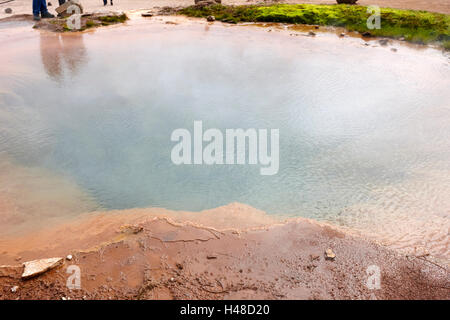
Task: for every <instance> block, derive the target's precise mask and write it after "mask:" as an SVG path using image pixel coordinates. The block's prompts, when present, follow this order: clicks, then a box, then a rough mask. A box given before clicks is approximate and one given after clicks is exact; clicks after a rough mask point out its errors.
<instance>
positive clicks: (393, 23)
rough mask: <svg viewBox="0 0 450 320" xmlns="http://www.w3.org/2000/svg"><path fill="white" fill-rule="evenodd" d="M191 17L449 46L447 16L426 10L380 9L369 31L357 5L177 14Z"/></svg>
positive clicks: (220, 8)
mask: <svg viewBox="0 0 450 320" xmlns="http://www.w3.org/2000/svg"><path fill="white" fill-rule="evenodd" d="M179 12H180V13H181V14H184V15H187V16H191V17H207V16H209V15H213V16H215V18H216V20H220V21H223V22H230V23H239V22H283V23H294V24H310V25H322V26H336V27H344V28H346V29H348V30H350V31H358V32H361V33H364V32H367V31H369V32H370V33H371V34H373V35H374V36H383V37H391V38H400V37H404V38H405V40H407V41H411V42H415V43H431V42H438V43H440V44H441V45H443V46H444V47H445V46H448V41H450V15H446V14H440V13H433V12H427V11H414V10H400V9H391V8H381V29H373V30H369V29H368V28H367V19H368V17H369V16H370V15H371V13H367V7H364V6H357V5H312V4H278V5H271V6H255V5H250V6H223V5H214V6H208V7H196V6H191V7H187V8H184V9H182V10H180V11H179Z"/></svg>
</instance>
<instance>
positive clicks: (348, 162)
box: [0, 20, 450, 255]
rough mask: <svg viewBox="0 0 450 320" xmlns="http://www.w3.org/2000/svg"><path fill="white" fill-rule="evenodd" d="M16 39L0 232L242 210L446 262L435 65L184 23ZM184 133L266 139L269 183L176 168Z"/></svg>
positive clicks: (420, 57) (440, 102) (441, 59)
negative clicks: (104, 218) (116, 214)
mask: <svg viewBox="0 0 450 320" xmlns="http://www.w3.org/2000/svg"><path fill="white" fill-rule="evenodd" d="M29 28H30V27H29V25H25V26H23V25H9V26H8V28H6V27H0V46H1V48H2V49H1V52H0V56H1V61H2V62H1V65H0V71H1V72H0V195H1V199H0V214H3V218H2V217H0V221H1V222H2V225H3V227H0V228H1V230H2V233H5V234H6V233H8V232H13V231H14V230H16V228H21V227H23V226H24V225H29V226H33V227H37V226H40V225H45V224H46V223H47V222H46V221H48V219H50V218H54V217H57V218H61V217H70V216H76V215H79V214H82V213H84V212H89V211H93V210H113V209H126V208H136V207H163V208H168V209H173V210H181V209H182V210H192V211H198V210H203V209H208V208H213V207H217V206H221V205H226V204H229V203H231V202H241V203H245V204H248V205H251V206H253V207H255V208H258V209H261V210H264V211H266V212H267V213H268V214H285V215H289V216H304V217H309V218H314V219H319V220H326V221H331V222H332V223H335V224H339V225H343V226H347V227H351V228H355V229H359V230H362V231H365V232H370V233H374V234H382V235H384V236H386V237H388V238H389V239H391V240H392V241H398V243H399V246H402V245H406V244H411V243H415V244H422V243H427V242H430V241H434V243H435V245H434V248H435V250H436V252H437V253H439V254H442V255H447V254H448V244H447V242H448V230H449V224H450V223H449V214H450V196H449V194H450V161H449V160H450V125H449V124H450V90H449V88H450V66H449V61H450V60H449V59H448V57H445V56H444V54H443V53H442V52H439V51H437V50H434V49H423V50H418V49H414V48H409V47H407V46H403V45H400V44H395V46H396V47H397V48H398V51H397V52H393V51H391V50H390V48H389V47H380V46H377V47H372V45H371V46H364V45H363V41H362V40H361V39H351V38H346V39H339V38H338V37H336V36H335V35H333V34H318V35H317V37H316V38H311V37H305V36H298V37H293V36H290V35H289V32H284V31H279V32H271V33H268V32H267V29H264V28H256V27H243V26H235V27H225V26H222V25H220V24H214V25H211V26H209V25H206V24H204V23H196V22H186V23H184V24H179V25H167V24H164V23H163V22H158V21H157V20H154V21H152V22H148V21H147V22H144V21H135V22H130V23H129V24H128V25H127V26H116V27H110V28H106V29H99V30H96V31H94V32H89V33H82V34H64V35H57V34H52V33H45V32H41V33H40V32H38V31H33V32H30V31H29ZM373 44H376V42H373ZM195 120H201V121H203V125H204V127H205V128H218V129H220V130H225V129H227V128H243V129H247V128H267V129H270V128H277V129H279V130H280V138H279V145H280V153H279V154H280V158H279V161H280V167H279V171H278V174H276V175H273V176H263V175H260V174H259V167H260V166H259V165H213V166H206V165H191V166H187V165H182V166H176V165H175V164H173V163H172V161H171V158H170V153H171V149H172V147H173V146H174V142H172V141H171V140H170V136H171V133H172V131H173V130H175V129H177V128H186V129H189V130H191V131H192V129H193V123H194V121H195ZM2 212H3V213H2Z"/></svg>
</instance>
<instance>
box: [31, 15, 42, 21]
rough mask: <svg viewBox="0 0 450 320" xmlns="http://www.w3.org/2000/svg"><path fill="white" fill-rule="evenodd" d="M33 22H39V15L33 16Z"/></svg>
mask: <svg viewBox="0 0 450 320" xmlns="http://www.w3.org/2000/svg"><path fill="white" fill-rule="evenodd" d="M33 20H34V21H39V20H41V17H40V16H39V15H35V14H33Z"/></svg>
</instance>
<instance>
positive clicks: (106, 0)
mask: <svg viewBox="0 0 450 320" xmlns="http://www.w3.org/2000/svg"><path fill="white" fill-rule="evenodd" d="M107 4H108V0H103V5H104V6H106V5H107ZM111 5H113V0H111Z"/></svg>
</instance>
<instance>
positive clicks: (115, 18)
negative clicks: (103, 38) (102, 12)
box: [98, 13, 128, 25]
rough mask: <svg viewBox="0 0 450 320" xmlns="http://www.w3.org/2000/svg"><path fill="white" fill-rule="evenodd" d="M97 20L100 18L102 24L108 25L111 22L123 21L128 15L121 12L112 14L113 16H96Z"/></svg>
mask: <svg viewBox="0 0 450 320" xmlns="http://www.w3.org/2000/svg"><path fill="white" fill-rule="evenodd" d="M98 20H100V21H101V22H102V25H108V24H112V23H123V22H125V21H126V20H128V17H127V15H126V14H125V13H123V14H121V15H118V16H117V15H113V16H103V17H98Z"/></svg>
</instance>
